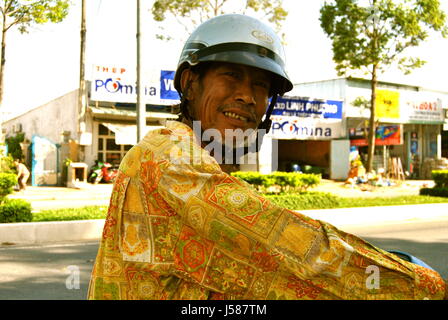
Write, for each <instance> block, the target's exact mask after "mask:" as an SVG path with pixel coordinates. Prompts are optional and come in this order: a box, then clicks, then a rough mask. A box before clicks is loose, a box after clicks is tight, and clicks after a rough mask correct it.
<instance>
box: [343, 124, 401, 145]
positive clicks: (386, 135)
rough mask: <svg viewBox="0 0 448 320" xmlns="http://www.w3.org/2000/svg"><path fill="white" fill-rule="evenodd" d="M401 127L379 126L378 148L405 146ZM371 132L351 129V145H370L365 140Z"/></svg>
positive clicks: (377, 135)
mask: <svg viewBox="0 0 448 320" xmlns="http://www.w3.org/2000/svg"><path fill="white" fill-rule="evenodd" d="M402 131H403V129H402V126H401V125H390V126H378V127H377V128H376V136H375V145H376V146H392V145H399V144H403V136H402V134H401V133H402ZM368 132H369V130H368V129H367V130H366V132H365V133H364V129H355V128H350V129H349V136H350V145H351V146H358V147H364V146H367V145H369V143H368V141H367V139H366V138H365V137H366V135H367V134H368Z"/></svg>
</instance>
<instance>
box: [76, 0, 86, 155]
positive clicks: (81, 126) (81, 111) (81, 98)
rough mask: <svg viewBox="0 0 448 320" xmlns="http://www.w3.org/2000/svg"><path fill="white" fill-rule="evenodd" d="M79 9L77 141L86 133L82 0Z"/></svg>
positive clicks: (84, 5)
mask: <svg viewBox="0 0 448 320" xmlns="http://www.w3.org/2000/svg"><path fill="white" fill-rule="evenodd" d="M81 6H82V9H81V52H80V58H79V92H78V115H79V118H78V135H79V140H81V137H82V136H83V134H84V133H85V132H86V109H87V99H86V80H85V59H86V3H85V0H82V4H81ZM80 142H81V141H80ZM84 148H85V147H84V146H83V145H80V159H79V160H80V161H84V151H85V150H84Z"/></svg>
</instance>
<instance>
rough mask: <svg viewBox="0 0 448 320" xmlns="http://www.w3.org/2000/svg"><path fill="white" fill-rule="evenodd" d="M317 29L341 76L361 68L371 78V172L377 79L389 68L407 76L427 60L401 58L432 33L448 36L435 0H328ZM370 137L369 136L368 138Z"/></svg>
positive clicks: (369, 164) (369, 155)
mask: <svg viewBox="0 0 448 320" xmlns="http://www.w3.org/2000/svg"><path fill="white" fill-rule="evenodd" d="M320 13H321V16H320V22H321V27H322V29H323V30H324V32H325V33H326V34H327V36H328V37H329V38H330V39H331V41H332V46H333V60H334V61H335V63H336V70H337V72H338V74H339V75H340V76H348V73H350V72H352V71H355V70H361V71H364V72H365V73H367V74H370V75H371V88H372V95H371V100H370V109H371V112H370V113H371V114H370V121H369V126H370V131H369V154H368V165H367V170H368V171H370V170H371V169H372V161H373V152H374V147H375V146H374V141H375V139H374V138H375V137H374V135H373V132H375V121H376V119H375V97H376V93H375V90H376V85H377V81H378V80H377V76H378V75H379V74H381V73H382V72H384V71H385V70H386V69H387V68H389V67H390V66H392V65H396V66H398V68H399V69H400V70H402V71H403V72H404V73H405V74H407V73H410V72H411V71H412V70H413V69H415V68H418V67H421V66H422V65H423V64H424V63H425V61H423V60H421V59H420V58H418V57H412V56H407V55H405V53H406V52H405V51H406V49H408V48H411V47H416V46H418V45H419V44H420V43H421V42H422V41H424V40H426V39H427V38H428V36H429V34H430V32H431V31H432V32H440V33H441V34H442V35H443V36H444V37H445V36H447V34H448V28H447V25H446V13H445V12H443V10H441V8H440V2H439V0H368V1H367V0H331V1H326V2H325V4H324V5H323V6H322V8H321V10H320ZM370 133H372V134H370Z"/></svg>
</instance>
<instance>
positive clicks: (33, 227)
mask: <svg viewBox="0 0 448 320" xmlns="http://www.w3.org/2000/svg"><path fill="white" fill-rule="evenodd" d="M104 221H105V220H104V219H95V220H74V221H52V222H22V223H5V224H0V245H1V244H8V245H9V244H40V243H46V242H60V241H61V242H62V241H78V240H99V239H100V238H101V235H102V232H103V227H104Z"/></svg>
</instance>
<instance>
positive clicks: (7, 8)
mask: <svg viewBox="0 0 448 320" xmlns="http://www.w3.org/2000/svg"><path fill="white" fill-rule="evenodd" d="M69 4H70V1H69V0H0V13H1V27H2V34H1V37H2V38H1V43H2V48H1V62H0V106H1V103H2V101H3V71H4V67H5V62H6V55H5V50H6V33H7V32H8V31H9V30H10V29H11V28H12V27H17V28H18V29H19V31H20V32H21V33H26V32H28V28H29V27H30V26H31V25H33V24H44V23H47V22H53V23H57V22H61V21H62V20H64V18H65V17H66V16H67V14H68V9H69Z"/></svg>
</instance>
